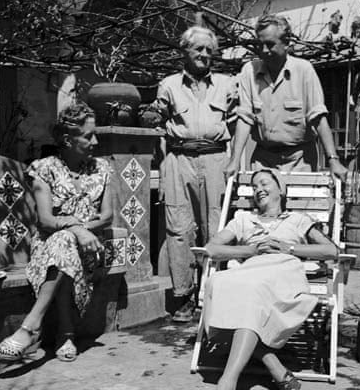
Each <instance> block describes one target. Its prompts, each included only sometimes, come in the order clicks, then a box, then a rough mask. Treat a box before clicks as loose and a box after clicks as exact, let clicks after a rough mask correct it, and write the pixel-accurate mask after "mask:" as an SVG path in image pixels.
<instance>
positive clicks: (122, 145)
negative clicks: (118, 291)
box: [97, 126, 162, 283]
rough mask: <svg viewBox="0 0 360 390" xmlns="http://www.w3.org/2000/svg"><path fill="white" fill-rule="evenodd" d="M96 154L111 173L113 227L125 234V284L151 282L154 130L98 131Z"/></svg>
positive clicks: (155, 136)
mask: <svg viewBox="0 0 360 390" xmlns="http://www.w3.org/2000/svg"><path fill="white" fill-rule="evenodd" d="M97 135H98V139H99V149H98V154H99V155H100V156H102V157H105V158H107V159H108V160H109V161H110V163H111V165H112V167H113V169H114V171H115V174H114V175H113V180H112V193H113V208H114V221H113V224H114V226H122V227H125V228H127V230H128V240H127V241H128V242H127V247H126V264H127V274H126V280H127V282H128V283H131V282H142V281H151V280H152V275H153V274H152V267H151V263H150V164H151V159H152V156H153V150H154V146H155V142H156V140H157V138H158V137H159V136H160V135H162V134H161V133H159V132H158V131H156V130H153V129H145V128H135V127H120V126H118V127H117V126H107V127H98V128H97Z"/></svg>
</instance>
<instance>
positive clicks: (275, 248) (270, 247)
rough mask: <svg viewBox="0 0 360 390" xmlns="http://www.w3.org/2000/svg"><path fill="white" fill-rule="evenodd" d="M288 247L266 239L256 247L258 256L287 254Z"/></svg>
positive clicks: (272, 239) (275, 240)
mask: <svg viewBox="0 0 360 390" xmlns="http://www.w3.org/2000/svg"><path fill="white" fill-rule="evenodd" d="M289 249H290V245H289V244H288V243H286V242H284V241H279V240H277V239H276V238H271V237H269V238H267V239H266V240H264V241H262V242H260V243H259V244H258V245H257V251H258V254H259V255H261V254H266V253H268V254H271V253H289Z"/></svg>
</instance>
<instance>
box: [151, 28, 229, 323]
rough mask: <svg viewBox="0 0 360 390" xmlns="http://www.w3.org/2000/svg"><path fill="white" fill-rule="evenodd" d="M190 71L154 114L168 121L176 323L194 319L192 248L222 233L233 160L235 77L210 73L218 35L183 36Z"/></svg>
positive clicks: (172, 81)
mask: <svg viewBox="0 0 360 390" xmlns="http://www.w3.org/2000/svg"><path fill="white" fill-rule="evenodd" d="M180 46H181V48H182V50H183V51H184V56H185V65H184V70H183V71H182V72H180V73H177V74H174V75H172V76H169V77H166V78H165V79H164V80H163V81H162V82H161V83H160V85H159V88H158V94H157V99H156V101H155V102H154V103H153V105H152V106H153V108H155V109H156V110H157V112H159V113H160V114H161V116H162V117H163V119H165V121H166V123H165V125H166V133H167V135H166V152H167V154H166V157H165V160H164V161H163V163H162V167H161V169H160V197H162V194H163V192H164V193H165V217H166V245H167V252H168V257H169V265H170V272H171V277H172V282H173V291H174V296H175V298H176V301H177V306H178V310H177V311H176V312H175V315H174V317H173V319H174V321H179V322H186V321H190V320H191V318H192V312H193V308H194V305H193V303H192V301H191V299H190V298H191V295H192V292H193V287H194V285H193V263H194V256H193V254H192V253H191V251H190V246H194V245H205V244H206V242H207V241H208V240H209V238H210V237H211V236H212V235H213V234H214V233H215V232H216V230H217V227H218V223H219V218H220V211H221V210H220V200H221V195H222V193H223V192H224V187H225V180H224V174H223V171H224V169H225V167H226V166H227V164H228V163H229V159H228V157H227V154H226V142H227V141H229V140H230V134H229V131H228V128H227V126H226V118H227V113H228V111H229V110H230V104H231V102H232V98H233V96H234V88H233V87H232V86H233V82H232V80H231V78H230V77H229V76H226V75H222V74H217V73H213V72H211V71H210V65H211V58H212V55H213V54H214V52H215V50H216V49H217V39H216V37H215V35H214V33H213V32H212V31H210V30H208V29H205V28H202V27H196V26H195V27H191V28H190V29H188V30H187V31H186V32H185V33H184V34H183V36H182V38H181V42H180Z"/></svg>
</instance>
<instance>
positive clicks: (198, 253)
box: [190, 246, 210, 257]
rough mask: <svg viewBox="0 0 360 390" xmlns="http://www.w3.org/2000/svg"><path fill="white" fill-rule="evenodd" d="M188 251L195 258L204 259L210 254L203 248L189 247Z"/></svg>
mask: <svg viewBox="0 0 360 390" xmlns="http://www.w3.org/2000/svg"><path fill="white" fill-rule="evenodd" d="M190 250H191V252H192V253H193V254H194V255H195V256H206V257H210V254H209V252H208V251H207V249H206V248H205V247H203V246H192V247H190Z"/></svg>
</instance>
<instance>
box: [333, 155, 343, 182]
mask: <svg viewBox="0 0 360 390" xmlns="http://www.w3.org/2000/svg"><path fill="white" fill-rule="evenodd" d="M329 166H330V172H331V176H332V177H333V179H335V178H339V179H340V180H341V181H342V182H345V180H346V172H347V169H346V168H345V167H344V166H343V165H342V164H341V163H340V161H339V160H337V159H334V158H333V159H331V160H329Z"/></svg>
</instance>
